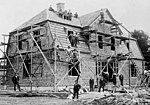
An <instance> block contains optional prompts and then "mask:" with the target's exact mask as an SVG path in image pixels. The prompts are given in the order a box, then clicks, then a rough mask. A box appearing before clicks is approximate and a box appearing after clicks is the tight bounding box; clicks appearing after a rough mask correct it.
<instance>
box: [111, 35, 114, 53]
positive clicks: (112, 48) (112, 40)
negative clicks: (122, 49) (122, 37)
mask: <svg viewBox="0 0 150 105" xmlns="http://www.w3.org/2000/svg"><path fill="white" fill-rule="evenodd" d="M111 50H113V51H114V50H115V39H114V38H113V37H111Z"/></svg>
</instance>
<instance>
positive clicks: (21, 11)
mask: <svg viewBox="0 0 150 105" xmlns="http://www.w3.org/2000/svg"><path fill="white" fill-rule="evenodd" d="M59 2H63V3H65V9H66V10H69V9H70V10H71V11H72V12H73V13H75V12H78V14H79V16H81V15H84V14H87V13H89V12H93V11H97V10H100V9H102V8H108V9H109V11H110V13H111V14H112V16H113V17H114V18H115V19H116V20H118V21H119V22H120V23H122V24H123V25H124V26H125V27H126V28H127V29H129V30H130V31H133V30H135V29H136V30H143V31H144V32H146V33H148V34H149V35H150V0H0V34H8V33H9V32H11V31H12V30H13V29H15V28H16V27H18V26H20V25H21V24H23V23H24V22H26V21H27V20H29V19H30V18H32V17H33V16H35V15H36V14H38V13H39V12H41V11H42V10H44V9H46V8H48V7H49V6H50V5H52V7H53V8H54V9H56V4H57V3H59ZM2 38H3V37H2V36H1V35H0V42H2Z"/></svg>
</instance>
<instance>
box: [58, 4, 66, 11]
mask: <svg viewBox="0 0 150 105" xmlns="http://www.w3.org/2000/svg"><path fill="white" fill-rule="evenodd" d="M64 5H65V4H64V3H57V11H61V12H64V10H65V8H64Z"/></svg>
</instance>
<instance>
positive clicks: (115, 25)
mask: <svg viewBox="0 0 150 105" xmlns="http://www.w3.org/2000/svg"><path fill="white" fill-rule="evenodd" d="M114 21H115V22H111V21H108V20H103V21H100V24H102V25H103V32H99V31H97V30H89V31H82V32H81V33H84V32H89V33H94V34H95V37H97V36H99V34H100V35H104V36H106V37H109V38H117V39H120V40H129V43H130V40H131V38H130V36H129V37H128V38H126V37H123V36H118V33H119V32H118V25H121V24H120V23H119V22H117V21H116V20H114ZM105 24H109V25H111V34H108V33H106V32H105ZM121 26H122V27H123V28H125V27H124V26H123V25H121ZM34 28H38V29H41V28H43V26H40V25H32V26H30V34H29V35H30V38H31V39H32V41H33V42H34V43H35V45H36V46H37V48H38V51H39V53H40V54H41V55H42V57H43V59H44V61H45V62H46V64H47V65H48V67H49V69H50V71H51V73H52V75H53V76H54V78H55V80H54V90H55V91H57V87H58V85H59V84H60V83H61V82H62V81H63V80H64V78H65V77H66V76H67V75H68V73H69V72H70V71H71V70H72V69H73V68H75V70H76V72H77V74H78V76H77V80H79V78H81V85H82V75H81V74H82V70H81V63H84V64H85V65H86V66H87V67H88V68H89V70H90V71H91V72H92V73H93V74H94V76H95V77H96V78H97V75H96V74H95V73H94V72H93V70H92V69H91V67H89V66H88V64H87V63H86V62H84V61H83V60H82V58H81V57H80V51H78V55H79V57H78V60H77V61H76V62H74V61H73V60H72V58H71V57H70V56H69V55H68V53H67V51H66V49H65V48H64V46H63V44H62V43H61V41H60V39H59V37H57V35H56V32H55V33H52V31H51V30H50V32H51V34H52V36H54V40H53V43H52V46H53V47H54V48H53V49H54V59H53V58H52V59H50V60H51V61H54V69H53V68H52V66H51V64H50V62H49V59H48V58H47V57H46V56H45V55H44V53H43V50H42V49H41V47H40V45H39V44H38V42H37V40H35V38H36V37H37V36H34V35H33V31H34ZM48 28H49V29H51V28H50V25H49V23H48ZM125 29H126V28H125ZM55 30H56V24H55ZM126 30H127V29H126ZM16 31H17V34H16V35H15V36H16V37H17V41H16V40H15V41H14V42H10V43H8V44H6V42H5V38H4V43H3V45H4V52H3V53H4V58H5V57H6V58H5V60H6V59H7V60H8V62H9V64H10V65H11V67H12V68H13V70H14V72H16V70H15V68H14V66H13V64H12V63H11V60H10V58H9V56H8V55H7V54H6V52H5V50H6V49H5V45H10V44H12V43H16V49H17V55H18V56H20V58H21V61H22V63H23V65H24V67H25V70H26V72H27V74H28V76H29V81H30V87H31V89H30V90H31V91H32V84H33V80H32V78H33V77H35V78H36V76H34V74H35V72H36V71H34V73H33V74H31V73H29V70H28V68H27V67H26V64H25V59H26V58H23V56H22V55H23V54H24V53H25V55H26V56H28V55H29V54H30V58H31V71H33V70H32V69H33V54H35V53H36V52H34V51H33V48H32V47H33V46H31V51H25V52H23V53H22V52H20V50H19V48H18V45H19V43H18V39H19V38H18V37H19V35H20V34H22V33H20V32H19V30H16ZM127 31H128V30H127ZM128 32H129V31H128ZM8 36H9V35H8ZM4 37H5V36H4ZM27 39H28V38H26V39H22V40H21V41H25V40H27ZM56 40H57V41H58V42H59V44H60V45H61V48H62V49H61V50H62V51H64V52H65V53H66V55H67V57H68V58H69V59H71V60H70V61H69V62H68V61H66V62H65V61H61V60H58V59H57V48H56V44H55V41H56ZM89 42H90V43H95V46H96V54H95V55H94V56H95V62H96V68H97V70H98V69H99V68H98V61H100V59H99V58H98V57H99V54H98V43H101V44H102V46H114V47H115V46H116V45H115V44H112V43H109V42H105V41H103V40H102V41H99V40H97V39H95V40H90V41H89ZM48 50H52V49H48ZM132 56H133V54H132V51H131V49H130V48H129V53H128V56H127V57H126V59H124V63H123V65H122V66H121V68H120V69H119V70H118V73H117V74H120V72H121V71H122V70H123V66H124V65H125V63H126V62H127V61H128V60H129V62H131V63H133V64H134V65H135V66H136V63H135V62H134V60H133V59H132ZM17 58H18V57H17ZM120 58H121V57H118V55H117V53H116V49H115V51H114V52H113V53H112V54H111V55H110V56H109V57H108V59H107V63H106V64H105V66H104V67H103V68H102V69H101V71H100V72H99V73H98V75H99V74H102V72H103V71H104V70H105V68H106V67H107V66H108V65H110V64H109V63H110V61H111V60H112V59H115V62H118V61H119V59H120ZM5 60H4V65H6V63H5ZM41 62H42V60H41ZM57 62H63V63H67V65H72V67H71V68H70V70H68V71H67V72H66V73H65V75H64V76H63V77H62V78H61V79H60V80H59V81H57ZM77 63H79V65H80V66H79V67H80V69H78V68H77V67H76V66H75V65H76V64H77ZM18 64H19V60H18V59H17V67H19V65H18ZM115 64H116V63H115ZM129 65H130V64H129ZM37 68H39V66H38V67H37ZM111 69H112V70H113V69H114V68H112V67H111ZM136 69H137V74H138V78H141V77H140V71H139V68H138V66H136ZM107 72H108V70H107ZM113 72H114V70H113ZM130 72H131V71H130V67H129V85H130V74H131V73H130ZM137 82H138V81H137ZM137 84H138V83H137ZM137 84H136V85H137Z"/></svg>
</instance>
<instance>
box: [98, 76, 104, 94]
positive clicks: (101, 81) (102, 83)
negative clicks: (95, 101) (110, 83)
mask: <svg viewBox="0 0 150 105" xmlns="http://www.w3.org/2000/svg"><path fill="white" fill-rule="evenodd" d="M104 87H105V80H104V78H103V76H101V77H100V80H99V90H98V92H101V89H102V90H103V92H104Z"/></svg>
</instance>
